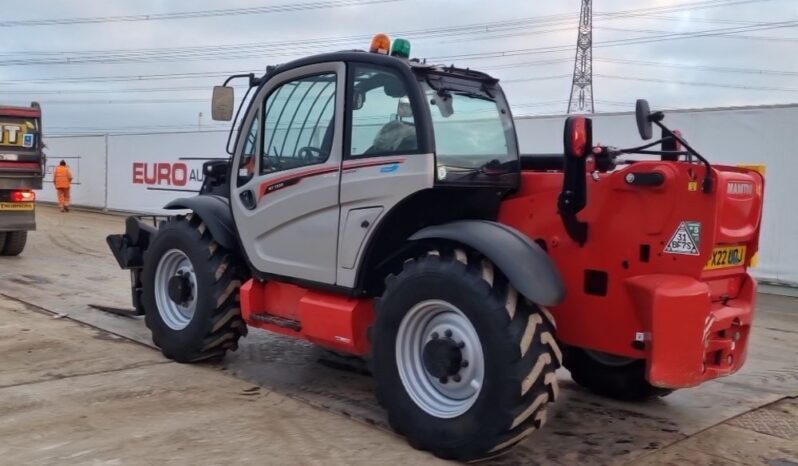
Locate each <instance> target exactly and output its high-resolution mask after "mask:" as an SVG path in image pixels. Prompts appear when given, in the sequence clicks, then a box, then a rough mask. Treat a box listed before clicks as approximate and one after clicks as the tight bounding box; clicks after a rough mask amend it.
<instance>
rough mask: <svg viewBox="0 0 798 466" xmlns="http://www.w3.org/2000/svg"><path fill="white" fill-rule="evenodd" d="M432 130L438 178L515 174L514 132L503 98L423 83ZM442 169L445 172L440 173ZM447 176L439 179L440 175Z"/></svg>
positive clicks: (515, 149)
mask: <svg viewBox="0 0 798 466" xmlns="http://www.w3.org/2000/svg"><path fill="white" fill-rule="evenodd" d="M423 85H424V92H425V93H426V97H427V99H426V100H427V102H428V103H429V105H430V113H431V115H432V126H433V129H434V130H435V154H436V156H437V164H438V167H439V168H438V175H439V176H438V178H439V179H443V178H446V179H450V178H452V177H454V176H455V175H456V174H457V173H458V172H463V173H464V174H465V173H467V174H468V175H469V176H472V175H473V174H474V172H475V171H477V172H479V173H481V174H486V175H490V174H500V173H502V172H507V171H514V170H515V165H514V163H515V162H517V160H518V149H517V147H516V140H515V132H514V127H513V122H512V117H511V116H510V112H509V111H508V110H507V108H506V103H505V101H504V98H503V97H502V96H501V94H500V93H499V94H498V95H497V97H496V98H495V99H494V98H490V97H488V96H487V95H483V94H481V93H480V94H477V93H469V92H466V91H458V90H446V89H444V90H443V91H441V92H439V91H436V90H435V89H432V88H431V87H430V86H429V85H428V84H427V83H424V84H423ZM441 167H444V170H443V171H442V170H441ZM443 173H446V174H447V176H445V177H442V176H441V174H443Z"/></svg>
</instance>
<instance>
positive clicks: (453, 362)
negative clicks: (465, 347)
mask: <svg viewBox="0 0 798 466" xmlns="http://www.w3.org/2000/svg"><path fill="white" fill-rule="evenodd" d="M423 361H424V368H425V369H427V372H429V373H430V375H432V376H433V377H435V378H438V379H441V381H443V380H445V379H446V378H447V377H450V376H453V375H455V374H457V373H458V372H460V367H461V365H462V363H463V353H462V352H461V351H460V345H459V343H457V342H456V341H454V340H453V339H451V338H449V337H444V338H436V339H432V340H430V341H428V342H427V344H426V345H424V352H423Z"/></svg>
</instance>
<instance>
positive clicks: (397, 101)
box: [348, 65, 418, 158]
mask: <svg viewBox="0 0 798 466" xmlns="http://www.w3.org/2000/svg"><path fill="white" fill-rule="evenodd" d="M352 77H353V78H352V82H351V83H350V93H349V95H350V96H351V99H352V103H351V107H350V108H351V110H350V111H351V114H350V121H351V134H350V136H351V137H350V139H349V151H348V157H350V158H352V157H374V156H380V155H399V154H410V153H417V152H418V137H417V135H416V127H415V123H414V120H413V110H412V108H411V105H410V100H409V97H408V92H407V87H406V86H405V83H404V81H403V80H402V78H401V77H400V76H399V75H398V74H397V73H396V72H395V71H393V70H390V69H388V68H382V67H377V66H370V65H354V71H353V73H352Z"/></svg>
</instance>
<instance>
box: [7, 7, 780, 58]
mask: <svg viewBox="0 0 798 466" xmlns="http://www.w3.org/2000/svg"><path fill="white" fill-rule="evenodd" d="M762 1H770V0H724V1H721V0H711V1H703V2H692V3H685V4H678V5H672V6H668V7H655V8H643V9H633V10H625V11H620V12H612V13H604V16H605V17H606V18H607V19H623V18H625V17H628V16H631V15H636V14H650V13H652V12H654V13H656V12H663V11H665V12H676V11H688V10H692V9H700V8H715V7H720V6H727V5H736V4H741V3H754V2H762ZM570 18H572V16H571V15H567V14H557V15H548V16H538V17H531V18H523V19H520V20H509V21H498V22H493V23H476V24H468V25H461V26H454V27H446V28H434V29H430V28H427V29H419V30H410V31H398V32H394V33H392V34H394V35H398V36H403V37H405V36H406V37H408V38H415V39H432V38H440V37H449V36H452V35H467V36H471V35H474V34H483V35H484V34H487V33H490V34H493V37H494V38H500V37H508V36H516V35H528V34H533V33H534V34H540V33H548V32H555V31H562V30H565V29H570V26H569V27H568V28H563V29H550V30H548V31H534V29H535V28H539V27H542V26H545V25H554V24H565V23H570V21H571V19H570ZM763 24H765V23H763ZM756 26H761V25H759V24H756V25H749V26H748V27H756ZM519 29H521V30H522V32H521V34H505V35H495V33H497V32H501V31H512V30H519ZM530 29H531V30H530ZM369 38H370V36H365V35H358V36H348V37H326V38H315V39H314V38H311V39H301V40H293V41H282V42H260V43H244V44H228V45H214V46H199V47H196V46H195V47H178V48H155V49H122V50H86V51H71V52H68V51H52V50H48V51H40V52H34V51H27V52H10V53H8V52H7V53H5V54H0V55H2V56H4V57H8V58H6V59H4V60H2V62H0V66H3V65H4V66H11V65H17V66H19V65H47V64H49V65H59V64H60V65H64V64H71V65H75V64H104V63H123V62H148V61H158V62H168V61H179V60H197V59H205V58H221V59H240V58H251V56H252V55H253V54H255V53H257V54H258V55H259V56H261V57H264V56H286V55H293V54H297V53H304V52H307V51H315V50H317V47H318V46H319V45H322V44H323V45H325V46H327V47H329V46H330V45H339V46H343V45H347V44H353V43H355V42H356V43H358V44H360V43H363V41H367V40H368V39H369ZM20 54H24V57H25V58H13V57H14V56H15V55H20ZM67 54H72V55H70V56H67V57H65V56H64V55H67ZM32 56H33V57H34V58H31V57H32Z"/></svg>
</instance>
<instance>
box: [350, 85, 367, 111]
mask: <svg viewBox="0 0 798 466" xmlns="http://www.w3.org/2000/svg"><path fill="white" fill-rule="evenodd" d="M365 103H366V94H365V93H364V92H363V91H361V90H360V89H355V90H354V92H353V93H352V109H353V110H360V109H361V108H363V104H365Z"/></svg>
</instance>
